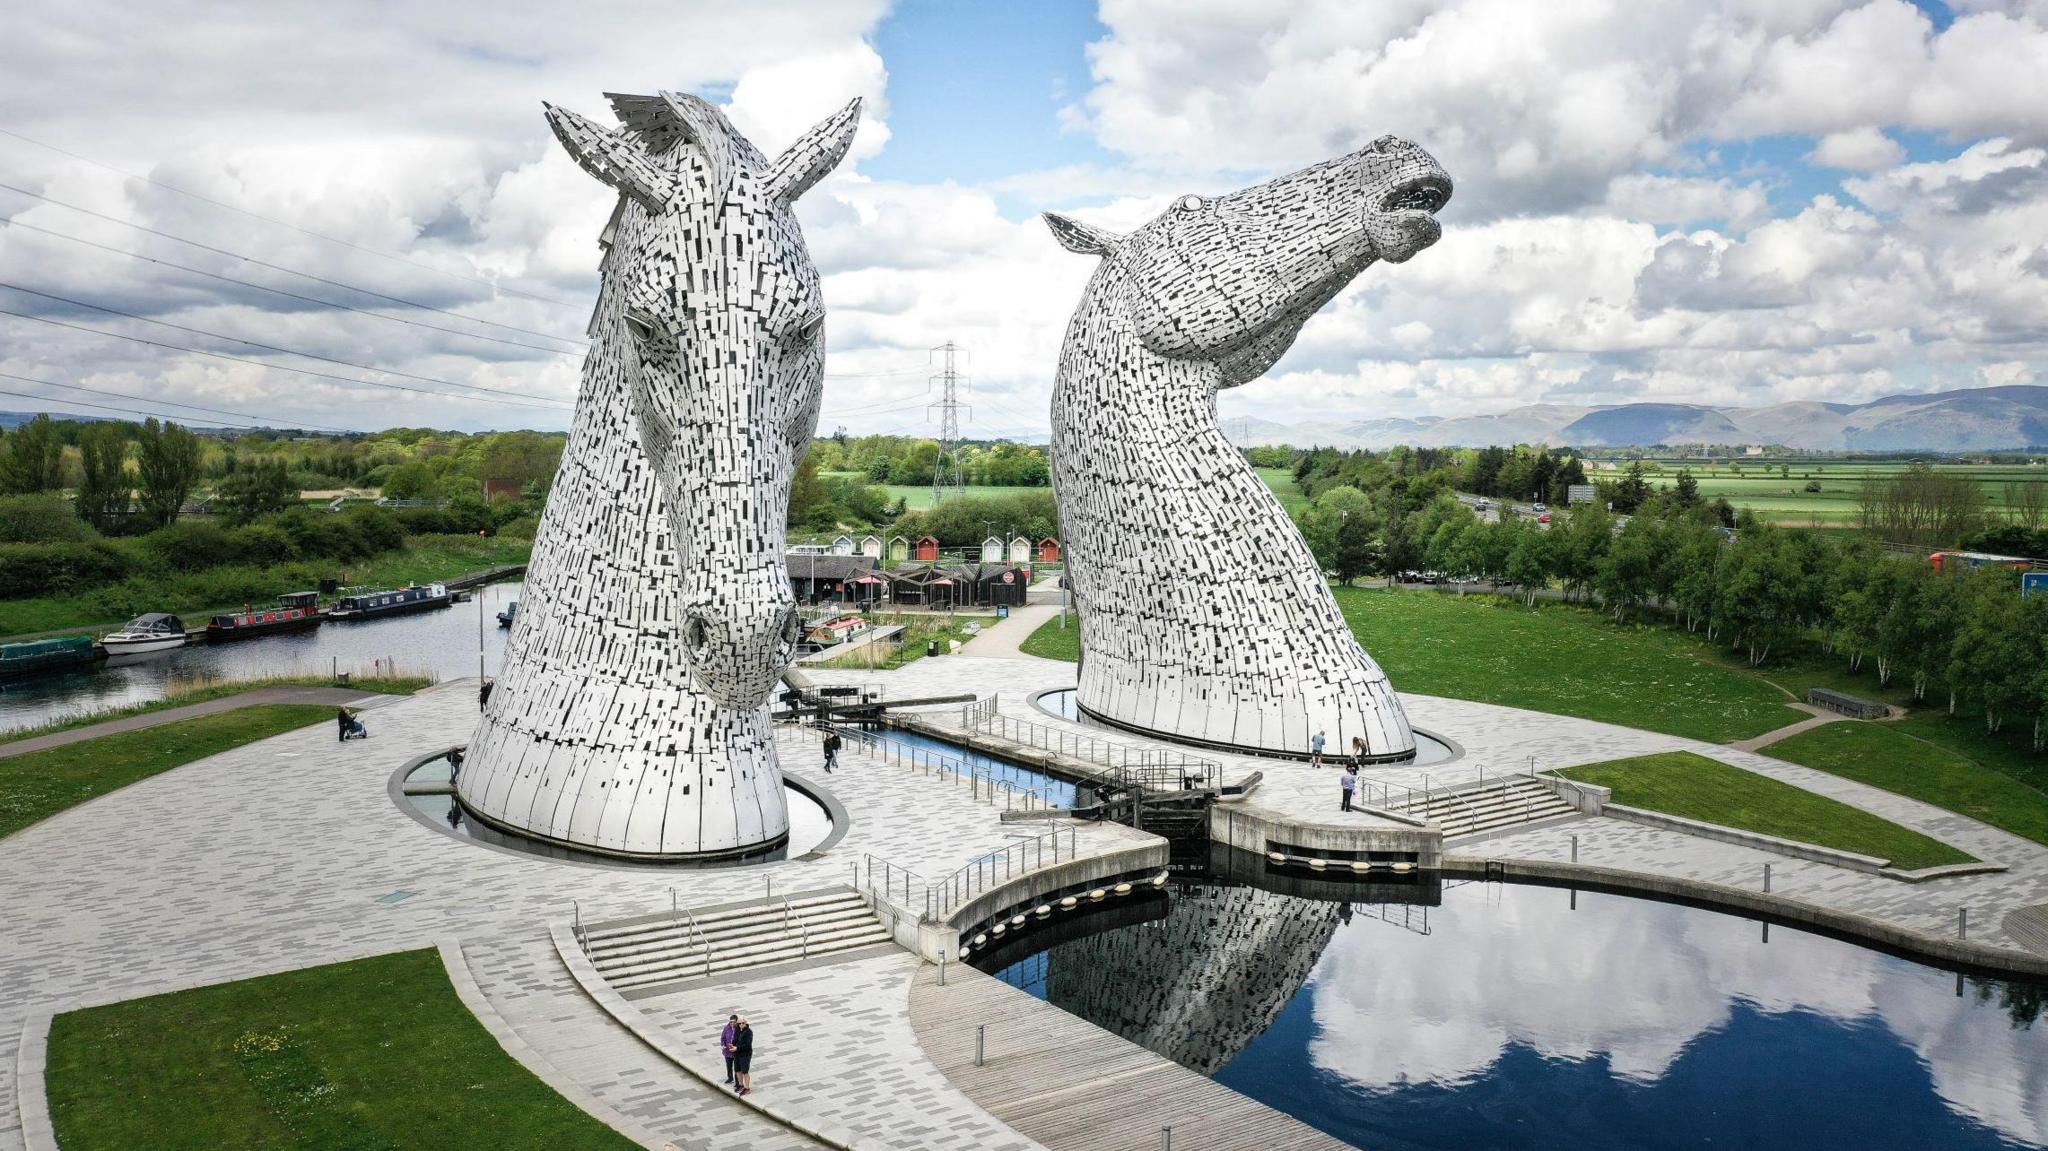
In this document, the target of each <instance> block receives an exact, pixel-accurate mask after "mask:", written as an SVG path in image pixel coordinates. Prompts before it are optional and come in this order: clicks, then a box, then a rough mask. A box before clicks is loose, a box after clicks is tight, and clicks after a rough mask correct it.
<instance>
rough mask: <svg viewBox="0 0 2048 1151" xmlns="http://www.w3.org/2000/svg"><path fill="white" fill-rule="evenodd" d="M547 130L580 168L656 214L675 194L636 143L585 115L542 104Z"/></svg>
mask: <svg viewBox="0 0 2048 1151" xmlns="http://www.w3.org/2000/svg"><path fill="white" fill-rule="evenodd" d="M541 107H542V108H545V109H546V110H547V117H548V127H550V128H552V129H554V132H555V139H557V140H560V141H561V142H562V147H564V148H567V149H568V150H569V155H571V156H573V157H575V160H576V163H577V164H578V165H579V166H580V167H582V169H583V170H584V171H586V172H588V173H590V174H591V175H593V176H596V177H597V178H598V179H600V180H603V181H604V182H605V183H607V184H609V185H611V186H612V187H614V188H617V189H618V190H619V191H621V192H624V193H625V194H626V195H628V196H631V197H633V198H634V199H635V200H638V201H640V205H641V206H642V207H644V208H646V209H647V210H648V211H649V212H652V213H654V214H656V215H659V214H660V213H661V212H662V210H663V209H665V208H667V207H668V202H669V198H670V197H671V196H673V195H674V194H675V182H674V181H672V180H671V179H669V177H668V174H667V173H665V172H663V171H662V170H661V169H660V168H657V167H655V166H654V164H653V163H652V162H650V161H649V160H648V158H647V153H646V151H645V150H644V149H642V148H641V146H640V142H639V141H638V140H635V139H633V138H632V137H630V136H628V135H626V134H624V133H622V132H617V131H614V130H612V129H610V128H607V127H605V126H604V125H602V124H600V123H598V122H597V121H595V120H592V119H590V118H589V117H587V116H579V115H577V114H576V113H574V112H571V111H569V110H568V109H567V108H557V107H555V106H554V105H553V104H548V103H545V102H543V103H542V104H541Z"/></svg>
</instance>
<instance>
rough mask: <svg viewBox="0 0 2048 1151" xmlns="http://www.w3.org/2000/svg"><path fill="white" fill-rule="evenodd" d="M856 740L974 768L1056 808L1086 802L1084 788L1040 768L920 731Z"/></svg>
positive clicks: (886, 730) (877, 733)
mask: <svg viewBox="0 0 2048 1151" xmlns="http://www.w3.org/2000/svg"><path fill="white" fill-rule="evenodd" d="M857 737H858V738H861V739H871V740H875V741H877V742H880V743H884V744H888V745H891V746H893V747H896V748H901V749H904V750H906V751H915V752H916V753H918V754H919V755H921V756H925V757H930V758H929V759H925V760H921V762H936V761H944V762H948V763H952V764H957V765H960V766H961V767H962V769H963V770H966V769H971V770H972V771H973V772H974V773H975V774H978V775H980V776H981V777H982V778H984V779H997V780H1001V781H1002V782H1004V783H1007V784H1009V785H1010V786H1011V787H1013V788H1016V789H1017V790H1019V791H1031V790H1038V791H1040V792H1041V793H1042V794H1044V796H1045V798H1046V802H1047V803H1049V804H1051V805H1052V806H1054V807H1065V808H1073V807H1078V806H1080V805H1081V803H1082V801H1083V795H1082V792H1083V791H1084V790H1085V789H1083V788H1081V787H1079V786H1078V785H1076V784H1074V783H1072V782H1070V781H1068V780H1065V779H1061V778H1060V777H1058V776H1056V775H1048V774H1046V773H1045V772H1043V771H1040V770H1038V769H1037V768H1033V767H1025V766H1024V765H1022V764H1017V763H1012V762H1010V761H1009V760H1007V759H998V758H996V757H995V756H992V755H986V754H984V753H982V752H979V751H976V750H974V749H973V748H970V747H963V746H961V745H960V744H957V743H949V742H947V741H946V740H943V739H934V738H932V737H931V736H928V735H924V734H922V733H920V732H915V731H904V730H903V729H901V728H894V727H883V728H875V729H873V730H869V731H863V732H860V733H858V736H857ZM1091 802H1092V801H1091Z"/></svg>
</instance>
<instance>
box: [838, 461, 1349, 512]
mask: <svg viewBox="0 0 2048 1151" xmlns="http://www.w3.org/2000/svg"><path fill="white" fill-rule="evenodd" d="M1252 470H1253V471H1255V472H1257V473H1259V478H1260V479H1262V480H1264V481H1266V486H1267V487H1269V488H1272V489H1273V492H1274V494H1276V495H1278V496H1279V497H1280V502H1281V503H1282V504H1285V505H1286V507H1287V510H1288V511H1290V512H1292V511H1295V510H1296V509H1298V508H1302V507H1306V506H1308V497H1306V496H1304V495H1302V494H1301V488H1300V487H1298V486H1296V484H1295V482H1294V473H1293V472H1292V471H1290V470H1288V469H1287V468H1253V469H1252ZM819 474H820V475H827V476H838V477H842V478H845V479H853V478H855V475H856V473H854V472H820V473H819ZM875 486H876V487H879V488H881V489H882V491H883V492H885V493H886V494H887V495H888V497H889V499H890V500H891V501H894V500H899V499H900V500H902V501H903V504H904V506H905V507H906V508H908V509H910V510H912V511H915V510H916V509H918V508H928V507H930V506H932V489H931V488H929V487H913V486H911V485H908V484H876V485H875ZM1045 490H1047V489H1045V488H1018V487H972V488H968V489H967V494H968V495H970V496H1008V495H1016V494H1017V493H1019V492H1042V491H1045Z"/></svg>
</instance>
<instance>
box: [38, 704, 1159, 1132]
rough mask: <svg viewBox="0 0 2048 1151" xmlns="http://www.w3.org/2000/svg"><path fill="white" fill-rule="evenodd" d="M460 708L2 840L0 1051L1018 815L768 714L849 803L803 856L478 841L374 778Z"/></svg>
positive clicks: (321, 730)
mask: <svg viewBox="0 0 2048 1151" xmlns="http://www.w3.org/2000/svg"><path fill="white" fill-rule="evenodd" d="M475 716H476V693H475V684H474V682H472V681H454V682H452V683H449V684H443V685H441V686H439V687H437V688H434V689H430V690H428V691H425V692H422V693H420V694H419V695H416V696H413V697H410V698H404V699H395V700H393V701H392V702H390V703H388V704H386V705H385V706H383V707H381V708H380V709H379V715H378V722H377V723H376V725H375V729H374V732H373V734H372V736H371V738H369V739H367V740H362V741H350V742H348V743H340V742H338V741H336V740H335V739H334V737H333V733H332V731H331V730H330V729H329V728H328V726H327V725H325V724H318V725H314V726H311V727H308V728H304V729H301V730H299V731H294V732H289V733H286V734H284V735H279V736H276V737H273V738H271V739H267V740H262V741H260V742H257V743H252V744H249V745H246V746H244V747H240V748H236V749H234V750H232V751H228V752H224V753H222V754H220V755H216V756H212V757H209V758H207V759H204V760H200V761H197V762H195V763H191V764H187V765H185V766H183V767H179V768H176V769H174V770H172V771H169V772H165V773H163V774H161V775H158V776H155V777H152V778H150V779H147V780H143V781H141V782H138V783H136V784H134V785H132V786H130V787H127V788H123V789H121V790H120V791H117V792H114V793H112V794H110V795H106V796H102V797H100V798H99V799H96V800H94V801H93V802H91V803H88V804H84V805H81V806H79V807H76V808H73V809H71V810H69V811H66V812H62V813H60V814H58V815H56V816H54V817H52V818H50V819H47V820H44V821H42V822H41V823H38V824H36V825H34V826H31V827H28V828H25V829H23V830H22V831H20V832H17V833H15V834H14V835H11V836H8V837H6V838H4V839H0V907H4V908H6V909H7V912H8V916H9V923H8V930H7V931H5V932H0V1068H12V1067H13V1065H14V1059H15V1055H16V1050H17V1046H18V1044H17V1040H18V1037H19V1035H20V1031H21V1025H22V1020H23V1018H24V1017H25V1016H26V1015H27V1013H28V1012H29V1011H30V1010H32V1009H34V1008H36V1007H37V1006H39V1005H43V1006H49V1005H58V1004H62V1005H66V1006H70V1005H74V1004H77V1003H79V1002H82V1001H83V1002H114V1001H118V1000H122V999H128V998H134V997H137V996H142V995H150V994H156V993H159V992H166V991H176V990H181V989H184V988H188V987H194V986H200V985H205V984H212V983H220V982H226V981H230V980H235V979H242V978H248V977H251V976H257V975H267V974H271V973H274V972H278V971H286V970H292V969H295V968H301V967H309V966H314V965H317V964H323V963H331V962H337V961H340V960H345V959H357V958H363V957H365V956H370V955H377V954H384V953H388V952H391V951H398V950H406V949H413V948H424V947H431V946H434V945H435V943H436V942H437V941H438V940H439V939H441V938H443V937H446V936H450V935H453V936H455V937H456V938H459V939H461V940H463V941H464V942H465V944H470V943H475V944H479V945H487V944H490V943H491V942H492V941H494V940H498V939H502V938H506V937H508V936H512V937H519V938H527V937H530V934H531V932H532V931H533V930H536V929H537V925H539V924H540V923H542V922H543V921H545V920H548V919H553V918H558V917H562V916H566V915H567V914H568V913H569V911H570V906H571V901H572V900H573V901H577V902H578V903H580V906H581V910H582V914H583V916H584V918H586V919H598V920H602V919H612V918H621V917H625V916H629V915H634V914H639V913H644V912H648V911H652V910H656V909H660V908H666V907H667V906H668V904H669V888H670V887H671V886H674V887H676V888H677V889H678V890H679V892H680V893H681V896H682V899H683V901H684V902H685V903H690V904H702V903H717V902H727V901H732V900H738V899H744V898H750V897H753V896H755V895H757V894H758V893H759V892H761V890H762V886H763V879H764V877H772V878H773V880H774V883H775V887H776V888H777V889H778V890H799V889H803V888H812V887H822V886H830V885H834V884H840V883H845V882H848V881H849V880H850V879H851V877H852V868H853V865H854V863H855V862H856V861H858V860H859V859H860V858H861V856H862V854H863V853H866V852H872V853H874V854H876V855H878V856H883V857H887V858H890V859H892V860H894V861H896V862H897V863H899V864H901V865H903V866H908V867H913V868H916V869H918V870H920V871H922V872H924V873H925V874H930V875H935V876H936V875H943V874H945V873H947V872H949V871H950V870H951V869H952V868H954V867H957V866H960V865H961V864H963V863H965V862H966V861H967V860H968V859H970V858H972V857H974V856H975V855H978V854H980V853H982V852H985V851H988V850H991V849H994V848H997V847H1000V846H1002V845H1003V844H1004V843H1006V842H1007V841H1008V836H1009V834H1010V833H1011V831H1012V830H1013V829H1010V828H1007V827H1005V826H1004V825H1003V823H1002V822H1001V812H1000V807H999V806H997V805H994V804H991V803H989V802H986V801H976V800H975V799H973V798H972V796H971V795H970V794H969V792H968V791H967V790H966V789H965V788H961V787H954V786H949V785H938V784H935V783H934V781H933V780H932V779H931V777H929V776H926V775H922V774H919V773H917V772H913V771H909V770H907V769H904V768H900V767H895V766H891V765H887V764H884V763H881V762H878V761H872V760H867V759H864V758H862V757H860V756H847V757H844V766H842V767H841V769H840V770H839V771H838V772H836V773H834V774H831V775H826V774H824V773H823V772H822V771H820V770H819V766H820V765H819V760H820V755H819V752H818V747H817V744H816V742H815V741H814V740H812V739H809V738H808V737H807V736H806V735H802V734H798V733H797V732H796V731H794V730H793V729H792V730H785V732H784V733H783V734H782V739H783V744H782V754H783V757H784V762H785V763H787V764H789V765H790V766H791V768H792V769H793V770H795V771H797V772H799V773H800V774H804V775H806V776H808V777H810V778H813V779H816V780H819V781H821V782H823V783H824V784H825V786H826V787H828V788H830V789H831V790H832V791H833V792H834V793H835V794H836V795H837V796H838V797H839V798H840V799H841V801H842V802H844V803H845V804H846V805H847V807H848V809H849V811H850V812H851V813H852V816H853V821H852V825H851V827H850V828H849V830H848V833H847V835H846V837H845V838H844V839H842V840H841V841H840V842H839V843H838V844H837V845H835V846H834V847H833V848H832V849H830V850H829V851H826V852H824V853H822V856H821V857H820V858H817V859H798V860H785V861H781V862H777V863H768V864H759V865H754V866H747V867H732V868H718V869H710V870H700V871H667V870H664V871H655V870H646V869H624V868H611V867H596V866H580V865H574V864H568V863H562V862H556V861H550V860H545V859H540V858H528V857H522V856H518V855H511V854H506V853H501V852H496V851H488V850H484V849H483V848H481V847H479V846H478V845H476V844H474V843H469V842H464V841H461V840H458V839H455V838H452V837H450V836H447V835H444V834H440V833H438V832H436V831H434V830H432V829H430V828H428V827H424V826H422V825H421V824H420V823H418V822H417V821H415V820H414V819H413V818H412V817H411V816H410V815H408V814H406V813H404V812H402V811H400V810H398V808H396V807H395V806H393V805H392V803H391V801H390V799H389V797H388V796H387V795H386V782H387V780H388V779H389V777H390V775H391V773H392V772H393V771H394V770H396V769H397V768H398V766H399V765H400V764H401V763H403V762H404V761H406V760H407V759H409V758H411V757H412V756H413V755H415V754H417V753H418V751H420V750H421V749H428V748H435V747H446V746H448V745H450V744H454V743H460V742H463V741H465V740H466V739H467V738H468V736H469V733H470V730H471V728H472V726H473V724H474V722H475ZM1124 830H1125V829H1120V828H1119V829H1096V828H1091V827H1083V828H1081V829H1080V832H1079V842H1080V845H1081V849H1082V850H1083V851H1084V852H1087V851H1092V850H1096V849H1097V846H1098V845H1099V844H1107V843H1114V842H1119V840H1118V839H1117V838H1116V836H1117V834H1118V833H1122V832H1124ZM400 893H407V894H405V895H403V897H401V898H397V899H395V900H394V901H391V902H380V899H386V898H390V897H393V896H397V895H399V894H400ZM563 978H564V979H565V980H566V976H564V977H563ZM486 986H487V987H488V986H489V984H488V983H487V984H486ZM493 1002H498V1000H497V999H496V998H495V997H494V998H493ZM500 1009H501V1011H503V1012H505V1013H506V1014H507V1016H508V1018H516V1017H517V1016H518V1010H517V1008H516V1007H514V1008H513V1009H512V1010H509V1011H507V1010H506V1008H505V1006H504V1005H501V1008H500ZM592 1010H595V1009H594V1008H593V1009H592ZM568 1062H569V1064H570V1065H571V1066H575V1065H577V1064H576V1063H575V1061H574V1060H570V1061H568ZM604 1073H606V1072H604V1071H603V1069H602V1068H599V1069H597V1070H594V1071H593V1072H592V1074H593V1076H594V1077H596V1076H599V1075H601V1074H604ZM586 1086H588V1085H587V1084H586ZM622 1090H623V1089H622ZM647 1090H648V1091H649V1092H650V1093H653V1092H655V1091H656V1088H655V1087H653V1086H651V1085H650V1086H649V1087H648V1088H647ZM594 1093H597V1094H600V1095H602V1094H603V1092H602V1091H597V1092H594ZM675 1106H679V1107H680V1106H682V1105H681V1104H675ZM649 1107H650V1108H652V1110H650V1111H649V1114H655V1113H658V1110H659V1107H658V1105H656V1104H653V1103H649ZM621 1109H622V1110H627V1108H623V1107H622V1108H621ZM629 1113H630V1112H629ZM10 1142H12V1143H18V1142H19V1136H18V1119H17V1107H16V1099H15V1080H14V1076H13V1075H12V1074H11V1073H8V1074H0V1147H5V1146H6V1144H7V1143H10ZM764 1145H769V1146H772V1145H773V1144H764ZM6 1151H14V1149H13V1148H11V1147H9V1148H6Z"/></svg>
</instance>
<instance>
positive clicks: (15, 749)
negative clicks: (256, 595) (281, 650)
mask: <svg viewBox="0 0 2048 1151" xmlns="http://www.w3.org/2000/svg"><path fill="white" fill-rule="evenodd" d="M400 698H403V697H401V696H394V695H386V694H383V693H381V692H370V693H368V694H364V693H363V692H362V691H361V690H360V689H356V688H346V687H259V688H256V689H255V690H253V691H245V692H242V693H241V694H239V695H224V696H222V697H220V698H219V699H209V700H205V701H203V702H201V703H190V704H186V705H185V706H183V707H167V708H164V709H162V710H160V711H146V712H143V713H142V714H140V715H128V716H123V717H121V718H120V719H110V720H107V721H106V722H105V723H95V724H88V725H87V726H85V727H74V728H70V729H68V730H66V731H55V732H51V733H50V734H49V735H38V736H33V737H31V738H29V739H17V740H12V741H9V742H7V743H0V759H8V758H10V757H12V756H17V755H27V754H28V753H30V752H32V751H47V750H49V749H50V748H53V747H63V746H65V745H66V744H73V743H83V742H84V741H86V740H88V739H98V738H99V737H100V736H103V735H115V734H117V733H119V732H124V731H141V730H143V729H144V728H151V727H161V726H163V725H164V724H167V723H176V722H178V721H179V720H181V719H197V718H199V717H200V716H202V715H219V714H220V713H221V712H224V711H234V710H236V709H237V708H244V707H258V706H261V705H263V704H268V703H319V704H327V705H329V706H332V707H339V706H341V705H342V704H347V705H348V706H350V707H353V708H357V709H362V708H371V707H377V706H379V705H381V704H384V703H387V702H389V701H391V700H394V699H400Z"/></svg>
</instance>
